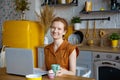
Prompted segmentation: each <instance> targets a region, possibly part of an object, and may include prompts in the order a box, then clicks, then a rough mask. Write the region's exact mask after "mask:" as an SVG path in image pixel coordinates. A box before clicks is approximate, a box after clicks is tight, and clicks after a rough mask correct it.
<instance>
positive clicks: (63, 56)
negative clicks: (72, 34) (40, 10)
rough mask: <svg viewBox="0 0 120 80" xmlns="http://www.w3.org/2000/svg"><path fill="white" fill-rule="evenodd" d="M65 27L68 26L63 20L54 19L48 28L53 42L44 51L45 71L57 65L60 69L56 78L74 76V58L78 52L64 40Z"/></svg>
mask: <svg viewBox="0 0 120 80" xmlns="http://www.w3.org/2000/svg"><path fill="white" fill-rule="evenodd" d="M67 27H68V24H67V21H66V20H65V19H63V18H60V17H56V18H55V19H54V20H53V21H52V24H51V26H50V31H51V36H52V37H53V40H54V41H53V43H51V44H49V45H47V46H46V47H45V49H44V53H45V67H46V70H50V69H51V65H52V64H59V65H60V67H61V69H60V70H59V71H58V72H57V74H56V75H57V76H61V75H64V74H67V75H75V74H76V57H77V56H78V54H79V50H78V48H77V47H76V46H75V45H72V44H70V43H69V42H68V41H67V40H65V39H64V35H65V34H66V32H67V30H68V29H67Z"/></svg>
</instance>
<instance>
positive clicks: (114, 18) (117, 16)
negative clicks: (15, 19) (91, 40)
mask: <svg viewBox="0 0 120 80" xmlns="http://www.w3.org/2000/svg"><path fill="white" fill-rule="evenodd" d="M41 1H43V0H35V1H34V0H30V2H31V3H32V4H31V7H30V8H31V9H30V11H28V12H27V19H28V20H38V19H37V17H36V14H35V13H34V11H37V12H38V13H39V10H40V8H42V7H41V6H40V5H41ZM85 1H88V0H78V2H79V3H78V6H59V7H58V6H54V8H55V14H56V16H60V17H63V18H65V19H67V21H68V23H70V20H71V18H72V17H73V16H80V17H81V18H82V19H86V18H107V17H110V18H111V20H110V21H96V27H97V28H120V22H119V21H120V13H92V14H80V13H79V12H80V11H81V10H82V9H83V8H84V4H85ZM118 1H119V0H118ZM92 4H93V10H100V8H101V7H104V8H105V10H109V9H110V0H92ZM81 27H82V28H86V21H83V22H82V26H81ZM89 27H90V28H93V21H90V26H89Z"/></svg>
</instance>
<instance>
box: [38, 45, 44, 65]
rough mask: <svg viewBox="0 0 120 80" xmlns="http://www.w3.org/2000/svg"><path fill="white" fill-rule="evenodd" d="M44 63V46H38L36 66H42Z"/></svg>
mask: <svg viewBox="0 0 120 80" xmlns="http://www.w3.org/2000/svg"><path fill="white" fill-rule="evenodd" d="M43 65H44V48H43V47H39V48H38V67H43Z"/></svg>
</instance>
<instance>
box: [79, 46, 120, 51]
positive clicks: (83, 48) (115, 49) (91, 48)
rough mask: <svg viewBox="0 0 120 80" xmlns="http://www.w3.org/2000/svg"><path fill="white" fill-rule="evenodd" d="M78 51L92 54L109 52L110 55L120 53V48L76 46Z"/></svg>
mask: <svg viewBox="0 0 120 80" xmlns="http://www.w3.org/2000/svg"><path fill="white" fill-rule="evenodd" d="M78 47H79V49H80V50H83V51H94V52H110V53H120V48H112V47H109V46H104V47H100V46H84V45H83V46H78Z"/></svg>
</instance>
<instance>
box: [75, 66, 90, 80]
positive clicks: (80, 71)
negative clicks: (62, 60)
mask: <svg viewBox="0 0 120 80" xmlns="http://www.w3.org/2000/svg"><path fill="white" fill-rule="evenodd" d="M90 75H91V70H89V69H88V68H85V67H80V66H77V67H76V76H82V77H88V78H89V77H90Z"/></svg>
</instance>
